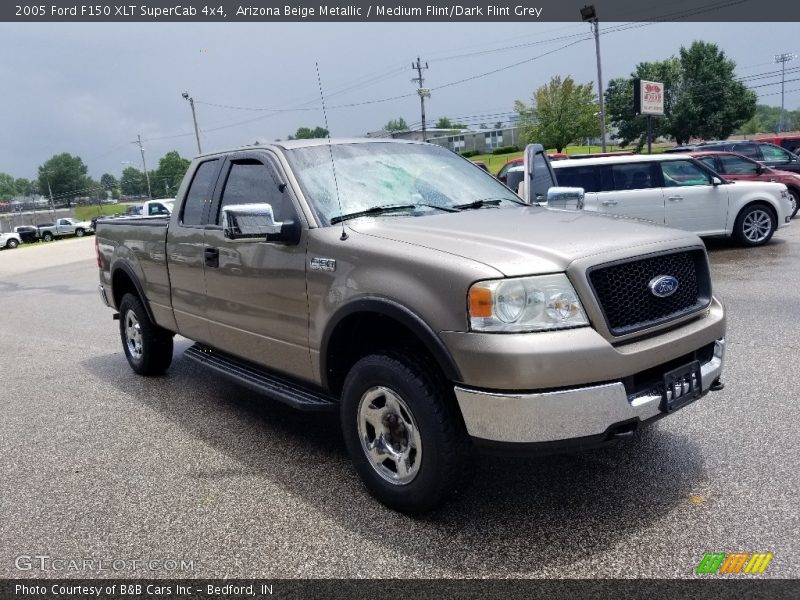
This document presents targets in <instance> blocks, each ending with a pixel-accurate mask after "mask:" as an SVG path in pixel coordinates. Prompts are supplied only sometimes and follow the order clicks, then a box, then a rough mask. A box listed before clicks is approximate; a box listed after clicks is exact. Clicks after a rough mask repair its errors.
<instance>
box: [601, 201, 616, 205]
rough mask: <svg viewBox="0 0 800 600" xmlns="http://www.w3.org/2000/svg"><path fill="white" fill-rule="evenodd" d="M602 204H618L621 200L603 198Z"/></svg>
mask: <svg viewBox="0 0 800 600" xmlns="http://www.w3.org/2000/svg"><path fill="white" fill-rule="evenodd" d="M600 204H602V205H603V206H616V205H617V204H619V202H618V201H617V200H603V201H602V202H601V203H600Z"/></svg>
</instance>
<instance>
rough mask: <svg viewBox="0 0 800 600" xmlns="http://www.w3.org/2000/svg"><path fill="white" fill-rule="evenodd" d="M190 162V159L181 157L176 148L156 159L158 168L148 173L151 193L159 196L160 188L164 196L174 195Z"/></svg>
mask: <svg viewBox="0 0 800 600" xmlns="http://www.w3.org/2000/svg"><path fill="white" fill-rule="evenodd" d="M190 164H191V161H190V160H189V159H187V158H182V157H181V155H180V154H178V152H177V151H176V150H173V151H172V152H167V153H166V154H165V155H164V156H162V157H161V159H160V160H159V161H158V168H157V169H156V170H155V171H154V172H153V173H152V174H151V175H150V179H151V182H152V185H153V193H154V194H155V195H156V196H159V195H161V190H164V194H165V195H166V196H172V195H174V194H175V192H176V191H177V190H178V186H179V185H180V184H181V181H182V180H183V176H184V175H186V171H187V170H188V169H189V165H190Z"/></svg>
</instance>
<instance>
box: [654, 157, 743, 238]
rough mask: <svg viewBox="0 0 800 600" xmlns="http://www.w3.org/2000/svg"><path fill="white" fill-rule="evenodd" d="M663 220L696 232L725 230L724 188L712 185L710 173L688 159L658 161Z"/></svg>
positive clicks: (725, 200) (726, 208) (705, 232)
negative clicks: (661, 181)
mask: <svg viewBox="0 0 800 600" xmlns="http://www.w3.org/2000/svg"><path fill="white" fill-rule="evenodd" d="M660 164H661V171H662V173H663V177H664V197H665V198H666V212H665V214H666V224H667V225H669V226H670V227H677V228H678V229H686V230H687V231H693V232H695V233H697V234H699V235H714V234H721V233H725V224H726V221H727V218H728V190H727V188H726V186H725V185H713V183H712V177H713V176H712V175H711V173H710V172H709V171H706V170H705V169H703V168H702V167H701V166H700V165H698V164H697V163H695V162H694V161H692V160H665V161H661V163H660Z"/></svg>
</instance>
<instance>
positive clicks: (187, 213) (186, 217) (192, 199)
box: [181, 159, 219, 227]
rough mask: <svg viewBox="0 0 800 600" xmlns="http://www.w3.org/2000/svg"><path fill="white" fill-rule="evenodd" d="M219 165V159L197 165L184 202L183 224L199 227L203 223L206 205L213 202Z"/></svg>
mask: <svg viewBox="0 0 800 600" xmlns="http://www.w3.org/2000/svg"><path fill="white" fill-rule="evenodd" d="M218 166H219V159H217V160H209V161H207V162H204V163H202V164H201V165H200V166H199V167H197V171H195V174H194V178H193V179H192V183H191V186H190V187H189V192H188V193H187V194H186V200H185V202H184V203H183V209H182V210H183V212H182V213H181V224H182V225H185V226H187V227H197V226H199V225H202V224H203V217H204V216H205V212H206V207H207V206H208V205H209V204H210V203H211V194H212V193H213V192H214V183H215V182H216V175H217V167H218Z"/></svg>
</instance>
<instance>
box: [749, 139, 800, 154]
mask: <svg viewBox="0 0 800 600" xmlns="http://www.w3.org/2000/svg"><path fill="white" fill-rule="evenodd" d="M755 141H756V142H768V143H770V144H775V145H776V146H780V147H781V148H783V149H784V150H788V151H789V152H791V153H792V154H798V153H800V135H776V136H770V137H759V138H755Z"/></svg>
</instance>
